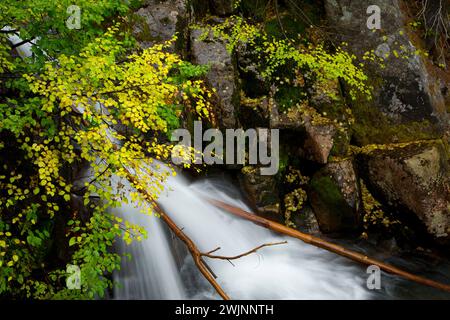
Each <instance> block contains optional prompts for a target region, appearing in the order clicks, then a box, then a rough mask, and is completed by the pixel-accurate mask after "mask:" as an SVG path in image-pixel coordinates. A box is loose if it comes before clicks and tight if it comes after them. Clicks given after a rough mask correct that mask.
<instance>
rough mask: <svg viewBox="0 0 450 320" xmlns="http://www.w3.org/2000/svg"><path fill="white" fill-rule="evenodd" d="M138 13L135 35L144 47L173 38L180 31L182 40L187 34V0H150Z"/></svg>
mask: <svg viewBox="0 0 450 320" xmlns="http://www.w3.org/2000/svg"><path fill="white" fill-rule="evenodd" d="M136 15H137V16H138V17H140V20H141V21H138V23H136V24H135V26H134V28H133V35H134V36H135V37H136V38H137V39H138V42H139V45H140V46H141V47H142V48H148V47H151V46H152V45H154V44H155V43H159V42H163V41H167V40H170V39H172V37H173V36H174V35H175V33H177V32H178V35H179V37H180V40H182V39H183V37H184V36H185V35H186V26H187V19H188V11H187V8H186V1H185V0H165V1H164V0H163V1H159V0H148V1H146V2H145V6H144V7H142V8H140V9H139V10H138V11H137V12H136Z"/></svg>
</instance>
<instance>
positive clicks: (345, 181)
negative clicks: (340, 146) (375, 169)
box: [308, 159, 362, 233]
mask: <svg viewBox="0 0 450 320" xmlns="http://www.w3.org/2000/svg"><path fill="white" fill-rule="evenodd" d="M308 198H309V200H310V203H311V205H312V208H313V210H314V213H315V215H316V217H317V221H318V223H319V226H320V230H321V231H322V232H324V233H335V232H346V231H355V230H357V229H358V228H359V227H360V223H361V220H362V216H361V193H360V188H359V185H358V180H357V176H356V173H355V169H354V166H353V161H352V160H351V159H348V160H342V161H340V162H333V163H329V164H327V165H326V166H325V167H324V168H322V169H321V170H320V171H319V172H317V173H316V174H315V175H314V176H313V178H312V180H311V182H310V184H309V190H308Z"/></svg>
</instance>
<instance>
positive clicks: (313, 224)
mask: <svg viewBox="0 0 450 320" xmlns="http://www.w3.org/2000/svg"><path fill="white" fill-rule="evenodd" d="M292 221H293V222H294V224H295V225H296V227H297V229H299V230H300V231H303V232H306V233H308V234H313V235H320V227H319V223H318V222H317V218H316V216H315V214H314V211H313V210H312V208H311V207H309V206H305V207H304V208H303V209H302V210H301V212H300V214H295V215H294V216H293V218H292Z"/></svg>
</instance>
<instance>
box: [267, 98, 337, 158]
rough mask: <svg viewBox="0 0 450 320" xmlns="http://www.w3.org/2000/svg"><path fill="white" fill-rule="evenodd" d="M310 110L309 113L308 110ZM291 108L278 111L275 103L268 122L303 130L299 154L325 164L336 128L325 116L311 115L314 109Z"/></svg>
mask: <svg viewBox="0 0 450 320" xmlns="http://www.w3.org/2000/svg"><path fill="white" fill-rule="evenodd" d="M308 110H310V111H311V113H309V112H308ZM308 110H306V112H305V110H300V109H299V108H291V109H289V110H288V111H287V112H286V113H279V112H278V109H277V107H276V105H274V104H273V105H272V107H271V116H270V124H271V127H272V128H278V129H290V130H295V131H300V132H305V133H306V134H305V139H304V141H303V143H301V146H302V149H301V154H302V156H304V157H305V158H306V159H308V160H312V161H315V162H317V163H321V164H325V163H327V162H328V157H329V156H330V153H331V151H332V149H333V146H334V142H335V138H336V137H337V134H338V130H337V128H336V126H335V125H334V124H333V123H332V122H331V121H329V120H328V119H326V118H319V117H313V116H312V115H311V114H312V113H314V111H313V110H312V109H310V108H308ZM318 119H319V120H318Z"/></svg>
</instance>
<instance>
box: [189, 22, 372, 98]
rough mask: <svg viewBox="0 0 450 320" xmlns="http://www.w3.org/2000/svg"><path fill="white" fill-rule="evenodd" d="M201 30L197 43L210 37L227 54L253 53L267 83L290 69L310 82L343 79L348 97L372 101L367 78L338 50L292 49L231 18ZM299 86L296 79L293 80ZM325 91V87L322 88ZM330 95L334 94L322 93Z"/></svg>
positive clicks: (287, 42) (286, 42)
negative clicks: (237, 51) (218, 41)
mask: <svg viewBox="0 0 450 320" xmlns="http://www.w3.org/2000/svg"><path fill="white" fill-rule="evenodd" d="M194 27H195V28H200V29H201V30H203V33H202V37H201V38H200V39H203V40H205V39H207V38H208V37H209V36H212V37H213V38H220V39H223V40H224V41H226V43H227V49H228V51H230V52H232V51H233V50H235V49H236V48H237V47H239V46H246V51H248V52H253V53H254V54H255V55H256V60H257V61H260V62H259V67H260V69H261V76H262V77H263V78H264V79H266V80H270V79H271V78H272V77H274V75H276V73H277V71H278V70H280V68H282V67H286V66H290V67H292V69H293V70H296V71H298V72H297V73H296V75H297V76H301V78H302V79H304V78H310V79H311V80H312V81H313V82H318V83H327V82H329V81H330V80H336V79H342V80H344V81H345V82H346V83H347V85H348V86H349V87H350V92H349V93H350V96H351V97H352V98H353V99H356V97H357V94H363V95H365V96H366V97H368V98H370V97H371V90H370V89H371V88H370V86H369V85H368V84H367V80H368V78H367V76H366V75H365V74H364V72H363V71H362V70H361V69H360V68H359V66H356V65H355V63H354V61H355V59H356V57H355V56H354V55H352V54H350V53H348V52H347V51H345V50H344V49H343V48H341V47H339V48H337V49H335V50H334V52H332V53H329V52H328V51H327V50H325V47H324V45H322V44H318V45H313V44H309V45H307V46H305V45H295V44H294V43H293V42H292V41H291V40H289V39H277V38H273V37H270V36H269V35H268V34H267V33H266V32H265V31H264V30H261V29H262V28H261V26H258V25H252V24H249V23H248V22H246V21H245V20H244V19H243V18H241V17H238V16H232V17H230V18H228V19H226V20H225V21H224V22H223V23H220V24H217V25H214V26H207V27H205V26H198V25H197V26H194ZM292 81H293V82H298V81H299V80H298V79H292ZM324 87H326V86H324ZM325 93H326V94H329V95H333V94H334V92H333V91H331V90H330V92H325Z"/></svg>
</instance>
